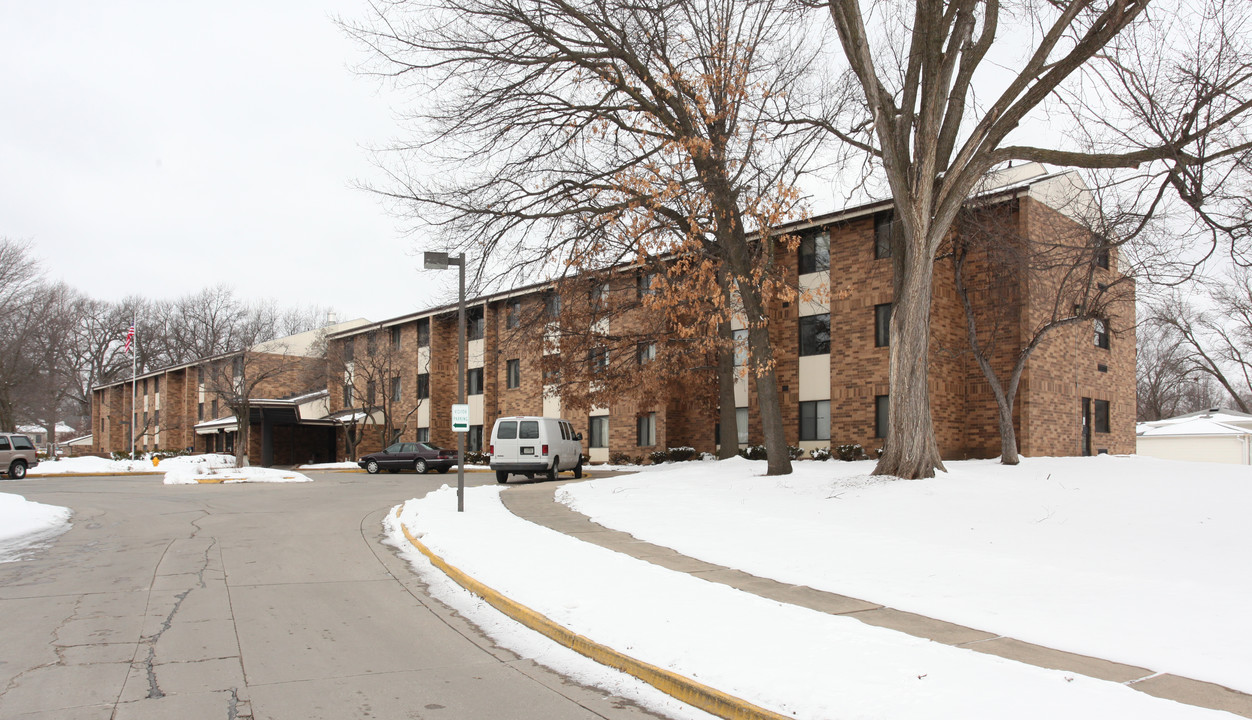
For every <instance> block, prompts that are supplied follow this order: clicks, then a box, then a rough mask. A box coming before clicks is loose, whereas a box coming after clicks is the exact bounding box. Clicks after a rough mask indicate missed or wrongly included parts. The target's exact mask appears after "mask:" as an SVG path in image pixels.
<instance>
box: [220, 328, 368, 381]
mask: <svg viewBox="0 0 1252 720" xmlns="http://www.w3.org/2000/svg"><path fill="white" fill-rule="evenodd" d="M355 354H356V338H348V339H347V340H344V341H343V361H344V362H346V363H350V362H352V358H353V356H354V355H355ZM203 381H204V379H203V378H201V382H203Z"/></svg>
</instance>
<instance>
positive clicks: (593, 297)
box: [587, 283, 609, 308]
mask: <svg viewBox="0 0 1252 720" xmlns="http://www.w3.org/2000/svg"><path fill="white" fill-rule="evenodd" d="M587 299H588V300H590V301H591V306H592V307H595V308H601V307H604V306H605V305H606V304H608V302H609V284H608V283H596V284H595V285H592V286H591V289H590V290H588V291H587Z"/></svg>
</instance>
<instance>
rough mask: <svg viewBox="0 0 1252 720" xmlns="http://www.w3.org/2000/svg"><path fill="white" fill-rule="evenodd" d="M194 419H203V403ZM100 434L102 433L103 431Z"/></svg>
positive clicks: (197, 409) (197, 408)
mask: <svg viewBox="0 0 1252 720" xmlns="http://www.w3.org/2000/svg"><path fill="white" fill-rule="evenodd" d="M196 419H197V420H203V419H204V403H200V404H199V406H197V407H196ZM101 432H103V430H102V431H101Z"/></svg>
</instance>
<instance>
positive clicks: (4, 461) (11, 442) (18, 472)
mask: <svg viewBox="0 0 1252 720" xmlns="http://www.w3.org/2000/svg"><path fill="white" fill-rule="evenodd" d="M38 464H39V458H38V457H37V456H36V455H35V444H34V443H32V442H31V441H30V438H28V437H26V436H25V435H14V434H13V433H0V472H4V473H6V474H7V475H8V476H9V477H11V478H13V479H14V480H21V479H22V478H24V477H26V471H27V470H28V469H30V468H33V467H35V466H36V465H38Z"/></svg>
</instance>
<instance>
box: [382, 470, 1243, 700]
mask: <svg viewBox="0 0 1252 720" xmlns="http://www.w3.org/2000/svg"><path fill="white" fill-rule="evenodd" d="M751 467H752V466H749V467H746V468H743V469H750V468H751ZM682 470H687V468H685V467H684V468H682ZM682 470H679V471H678V472H676V473H675V474H674V475H673V477H671V480H674V479H676V478H678V477H681V475H682ZM722 471H723V473H725V472H727V471H729V468H723V469H722ZM652 477H653V478H656V479H657V481H658V482H659V481H660V478H662V477H664V474H663V473H656V474H655V475H653V476H652ZM770 483H771V484H772V483H773V481H770ZM499 492H500V488H498V487H476V488H469V489H467V498H466V508H467V509H466V512H464V513H457V512H456V501H455V490H454V489H452V488H449V487H447V486H445V487H444V488H442V489H440V490H438V491H436V492H434V493H431V494H430V495H428V496H427V497H426V498H423V499H421V500H410V501H409V502H407V503H405V505H404V506H403V511H402V514H401V517H400V522H403V523H404V525H405V526H407V527H408V528H409V529H410V531H411V532H414V533H415V534H418V535H420V536H421V540H422V542H423V543H425V544H426V545H427V546H429V547H430V548H431V549H432V550H433V551H434V552H435V553H437V554H439V555H441V556H443V557H444V558H445V559H446V560H447V561H448V562H450V563H451V564H452V565H454V566H456V567H459V568H460V569H462V570H464V571H466V572H468V573H469V574H470V575H472V576H474V577H475V578H477V579H479V580H480V581H482V582H484V583H486V584H487V585H489V586H491V587H493V588H495V589H496V590H498V591H501V592H503V593H504V594H506V595H508V596H509V597H512V598H514V599H515V600H517V601H519V602H521V603H522V604H524V605H528V606H529V607H531V608H533V609H535V610H537V611H538V612H541V613H543V614H544V615H547V616H548V617H549V618H552V619H553V620H555V621H556V622H558V623H560V624H562V625H564V626H566V627H568V628H570V629H572V630H573V631H574V632H577V633H580V634H582V635H585V636H587V637H590V638H591V639H592V640H595V641H597V642H600V643H603V644H606V645H609V646H611V647H614V648H616V649H618V650H620V651H622V652H625V653H627V654H629V655H631V656H633V657H635V658H637V659H639V660H642V661H644V662H649V663H652V664H655V665H658V666H660V667H663V668H667V669H670V670H673V671H675V672H678V673H681V674H683V675H686V676H687V677H691V678H693V679H696V680H698V681H700V682H703V683H706V684H708V685H711V686H713V687H715V688H718V689H720V690H723V691H726V692H729V693H731V694H733V695H736V696H738V697H740V698H743V699H744V700H747V701H749V702H752V703H756V704H758V705H761V706H764V707H767V708H770V709H773V710H775V711H777V712H781V713H782V714H785V715H788V716H791V715H794V716H796V717H848V718H854V717H890V718H927V719H930V718H935V719H937V718H953V717H1012V718H1040V719H1043V718H1047V719H1048V720H1051V719H1053V718H1055V717H1058V716H1060V717H1065V716H1070V717H1134V718H1210V717H1211V718H1216V717H1222V716H1223V715H1221V714H1219V713H1216V712H1213V711H1209V710H1204V709H1200V708H1196V707H1191V706H1186V705H1181V704H1178V703H1174V702H1170V701H1165V700H1160V699H1157V698H1153V697H1151V696H1148V695H1145V694H1143V693H1139V692H1136V691H1134V690H1131V689H1129V688H1127V687H1125V686H1123V685H1121V684H1119V683H1110V682H1104V681H1099V680H1094V679H1091V678H1087V677H1083V676H1076V675H1073V674H1067V673H1062V672H1058V671H1053V670H1046V669H1042V668H1037V667H1034V666H1030V665H1024V664H1021V663H1016V662H1012V661H1008V660H1004V659H1001V658H997V657H994V656H989V655H983V654H980V653H976V652H973V651H970V650H965V649H958V648H953V647H948V646H945V645H941V644H939V643H933V642H928V641H925V640H921V639H918V638H914V637H911V636H908V635H904V634H901V633H898V632H894V631H891V630H886V629H883V628H876V627H872V626H869V625H865V624H863V623H860V622H858V621H856V620H852V619H849V618H845V617H839V616H831V615H826V614H823V613H819V612H816V611H812V610H807V609H804V608H800V607H797V606H793V605H786V604H783V603H778V602H773V601H770V600H765V599H763V598H760V597H757V596H755V595H751V594H748V593H744V592H740V591H737V590H734V589H731V588H728V587H726V586H723V585H718V584H715V583H710V582H707V581H704V580H700V579H699V578H697V577H694V576H691V575H687V574H685V573H678V572H673V571H669V570H665V569H663V568H661V567H659V566H656V565H652V564H650V563H647V562H644V561H641V560H637V559H634V558H631V557H628V556H625V555H622V554H619V553H615V552H612V551H609V550H606V549H604V548H601V547H598V546H595V545H591V544H589V543H584V542H582V541H579V540H577V539H575V538H573V537H570V536H567V535H563V534H561V533H557V532H555V531H552V530H549V529H547V528H544V527H540V526H537V525H533V524H531V523H527V522H525V521H522V520H520V519H519V518H517V517H516V516H514V515H513V514H511V513H510V512H508V511H507V510H506V509H505V508H504V507H503V505H502V504H501V503H500V501H499ZM388 517H389V518H391V517H392V516H391V515H390V514H389V515H388ZM688 520H689V519H685V520H684V522H687V521H688ZM387 525H388V528H389V531H390V533H391V536H392V538H393V539H394V542H396V543H397V544H401V545H403V544H404V543H405V542H406V541H405V539H404V538H403V535H402V534H401V533H400V531H399V527H398V523H396V522H395V521H394V520H389V521H388V522H387ZM741 529H742V528H741ZM744 534H750V535H754V536H755V535H756V533H755V532H750V533H744ZM501 548H525V551H524V554H520V555H519V554H518V553H516V552H502V551H501ZM826 550H832V548H826ZM527 558H531V559H533V560H531V561H527ZM414 566H415V567H416V568H417V569H418V570H419V572H422V573H423V574H424V576H425V577H426V578H427V579H428V580H431V581H432V582H437V581H438V577H437V576H438V575H439V573H438V572H437V571H434V570H433V569H432V568H431V566H430V565H429V564H428V563H423V562H420V561H417V560H415V561H414ZM459 595H460V599H459V600H456V601H455V604H454V607H456V608H457V609H458V610H460V611H463V612H478V611H480V610H481V609H482V605H483V603H482V602H481V601H479V600H476V599H475V598H473V597H472V596H469V595H468V593H459ZM492 612H494V611H492ZM470 617H471V618H474V617H475V616H474V615H473V614H471V615H470ZM492 632H493V635H494V636H495V637H496V639H497V641H499V642H501V643H503V644H506V645H510V646H512V641H511V640H510V638H511V637H512V635H511V634H510V633H509V631H507V630H503V631H501V630H498V629H497V630H495V631H492ZM527 632H529V631H527ZM497 633H498V634H497ZM552 657H556V656H555V654H553V655H551V656H550V655H549V654H546V653H545V654H544V655H543V656H541V657H540V658H539V659H540V661H541V662H545V663H549V662H551V663H554V664H555V666H556V667H557V668H558V669H559V670H562V671H563V668H562V667H561V665H560V664H559V661H553V660H552Z"/></svg>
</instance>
